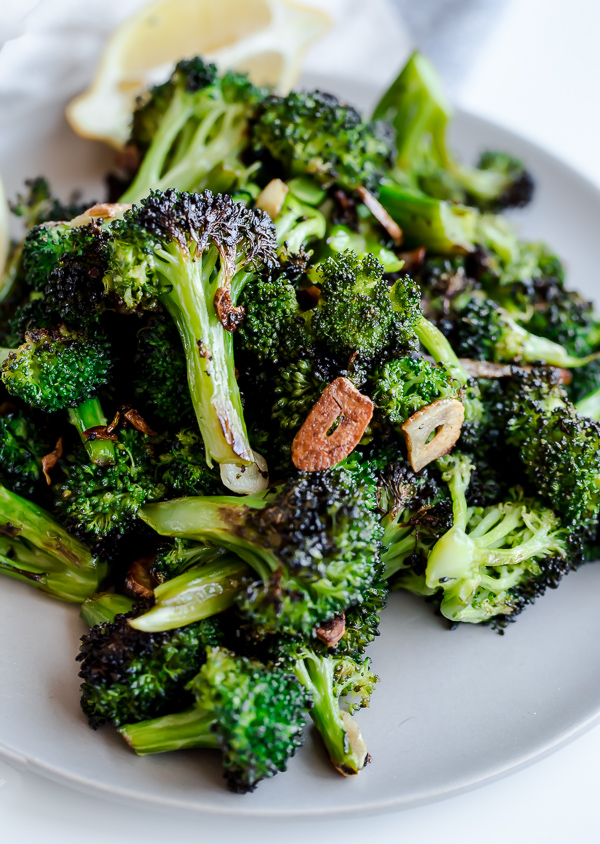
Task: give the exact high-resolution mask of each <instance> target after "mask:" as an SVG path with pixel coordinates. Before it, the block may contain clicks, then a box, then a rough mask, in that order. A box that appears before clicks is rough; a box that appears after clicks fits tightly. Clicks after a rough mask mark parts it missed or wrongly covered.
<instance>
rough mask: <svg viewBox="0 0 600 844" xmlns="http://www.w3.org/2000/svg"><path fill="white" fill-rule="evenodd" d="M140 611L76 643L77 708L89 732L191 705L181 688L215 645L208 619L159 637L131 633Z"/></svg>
mask: <svg viewBox="0 0 600 844" xmlns="http://www.w3.org/2000/svg"><path fill="white" fill-rule="evenodd" d="M143 608H144V607H143V604H142V605H138V606H136V607H134V609H133V610H131V611H130V612H127V613H123V614H119V615H117V616H115V618H114V620H113V621H111V622H104V623H101V624H98V625H96V626H95V627H93V628H92V629H91V630H90V632H89V633H88V634H86V635H85V636H83V637H82V639H81V647H80V650H79V654H78V656H77V661H78V662H80V663H81V670H80V672H79V676H80V677H81V679H82V680H83V681H84V682H83V683H82V685H81V708H82V709H83V711H84V713H85V714H86V715H87V717H88V720H89V723H90V726H91V727H93V728H94V729H96V728H97V727H100V726H102V725H103V724H105V723H106V722H108V723H110V724H113V725H114V726H116V727H119V726H120V725H121V724H128V723H130V722H131V721H142V720H143V719H145V718H155V717H158V716H159V715H166V714H167V713H171V712H177V711H178V710H180V709H182V708H183V707H184V706H186V705H187V704H189V703H191V701H192V696H191V695H190V694H189V693H188V692H187V690H186V685H187V684H188V683H189V681H190V680H191V679H192V678H193V677H194V676H195V675H196V674H197V673H198V670H199V669H200V666H201V665H202V664H203V662H204V661H205V658H206V648H207V647H213V646H217V645H219V644H220V641H221V632H220V629H219V626H218V624H217V623H216V622H215V621H214V620H213V619H205V620H204V621H201V622H199V623H197V624H193V625H189V626H188V627H178V628H176V629H174V630H170V631H169V632H164V633H145V632H142V631H140V630H135V629H134V628H133V627H132V626H131V625H130V624H129V620H130V619H132V618H135V617H136V615H137V614H138V613H139V612H140V611H141V610H142V609H143Z"/></svg>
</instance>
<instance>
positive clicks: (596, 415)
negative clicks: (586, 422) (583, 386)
mask: <svg viewBox="0 0 600 844" xmlns="http://www.w3.org/2000/svg"><path fill="white" fill-rule="evenodd" d="M575 410H576V411H577V413H579V415H580V416H587V417H588V418H589V419H595V420H596V421H600V387H599V388H598V389H597V390H594V392H593V393H589V394H588V395H587V396H585V397H584V398H582V399H581V401H578V402H577V404H576V405H575Z"/></svg>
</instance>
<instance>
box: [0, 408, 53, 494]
mask: <svg viewBox="0 0 600 844" xmlns="http://www.w3.org/2000/svg"><path fill="white" fill-rule="evenodd" d="M48 451H49V449H48V444H47V443H46V442H45V438H44V436H42V435H40V432H39V430H38V425H37V424H36V422H34V420H33V419H32V418H30V416H29V415H27V414H26V413H25V412H24V411H22V410H17V409H16V408H12V409H10V410H9V411H8V412H7V413H5V414H2V415H0V482H1V483H4V484H6V485H7V486H8V487H10V489H12V490H13V491H14V492H19V493H21V494H22V495H26V496H29V495H33V494H34V492H35V491H36V489H37V488H38V486H39V483H40V481H41V480H42V477H43V475H42V472H43V469H42V458H43V457H44V455H45V454H47V453H48Z"/></svg>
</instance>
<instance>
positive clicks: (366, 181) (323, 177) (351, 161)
mask: <svg viewBox="0 0 600 844" xmlns="http://www.w3.org/2000/svg"><path fill="white" fill-rule="evenodd" d="M253 134H254V149H255V151H256V152H258V153H262V152H264V150H267V152H268V153H269V154H270V155H271V156H272V157H273V159H275V160H276V161H277V162H278V163H279V164H280V166H281V167H282V168H283V171H284V177H286V178H289V177H290V176H302V175H309V176H312V177H314V179H315V180H316V181H317V182H318V184H320V185H322V186H328V185H331V184H337V185H340V186H341V187H343V188H347V189H348V190H355V189H356V188H358V187H366V188H367V189H374V188H376V187H377V184H378V182H379V179H380V178H381V175H382V173H383V172H384V170H385V168H386V167H387V165H388V163H389V161H390V158H391V149H392V141H393V137H392V135H391V133H390V132H389V127H387V126H385V125H384V124H382V123H380V122H375V123H365V122H364V121H363V120H362V118H361V116H360V114H359V113H358V112H357V111H356V109H354V108H351V107H350V106H347V105H343V104H341V103H340V101H339V100H338V99H337V98H336V97H334V96H332V95H331V94H324V93H322V92H321V91H313V92H310V93H309V92H304V91H300V92H299V91H292V92H291V93H289V94H288V95H287V96H286V97H275V96H273V97H269V98H267V99H266V100H265V101H264V103H263V104H262V107H261V109H260V112H259V116H258V119H257V121H256V124H255V125H254V129H253Z"/></svg>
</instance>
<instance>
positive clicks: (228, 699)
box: [120, 648, 307, 793]
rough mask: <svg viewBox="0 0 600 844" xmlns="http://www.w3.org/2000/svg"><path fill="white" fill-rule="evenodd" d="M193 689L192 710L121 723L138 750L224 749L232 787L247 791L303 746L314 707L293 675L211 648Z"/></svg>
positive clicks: (161, 751)
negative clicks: (310, 708)
mask: <svg viewBox="0 0 600 844" xmlns="http://www.w3.org/2000/svg"><path fill="white" fill-rule="evenodd" d="M188 691H189V692H191V694H193V696H194V698H195V702H194V704H193V705H192V707H191V708H190V709H187V710H186V711H184V712H181V713H178V714H176V715H171V716H165V717H164V718H158V719H155V720H153V721H143V722H142V723H140V724H129V725H127V726H125V727H122V728H121V730H120V732H121V734H122V735H123V736H124V738H125V739H126V741H127V742H128V743H129V744H130V745H131V747H132V748H133V750H135V752H136V753H138V754H140V755H145V754H147V753H164V752H165V751H169V750H185V749H192V748H198V747H213V748H218V749H220V750H221V751H222V753H223V767H224V776H225V778H226V779H227V784H228V785H229V787H230V788H231V789H232V791H237V792H240V793H245V792H248V791H253V790H254V789H255V788H256V786H257V784H258V783H259V782H260V781H261V780H262V779H265V778H267V777H272V776H274V775H275V774H276V773H277V772H278V771H285V769H286V765H287V761H288V759H289V758H290V757H291V756H293V755H294V753H295V752H296V750H297V749H298V747H299V746H300V745H301V744H302V733H303V729H304V722H305V709H306V707H307V701H306V693H305V691H304V689H303V687H302V686H301V685H300V683H299V682H298V680H297V679H296V678H295V677H294V676H293V675H290V674H288V673H284V672H283V671H281V670H280V669H277V668H272V669H268V668H265V666H264V665H261V663H260V662H258V661H256V660H250V659H246V658H243V657H236V656H235V655H234V654H232V653H231V652H229V651H226V650H225V649H223V648H212V649H210V650H209V651H208V655H207V658H206V663H205V664H204V665H203V666H202V668H201V669H200V673H199V674H197V676H196V677H195V678H194V679H193V680H192V681H191V682H190V684H189V686H188Z"/></svg>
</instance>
